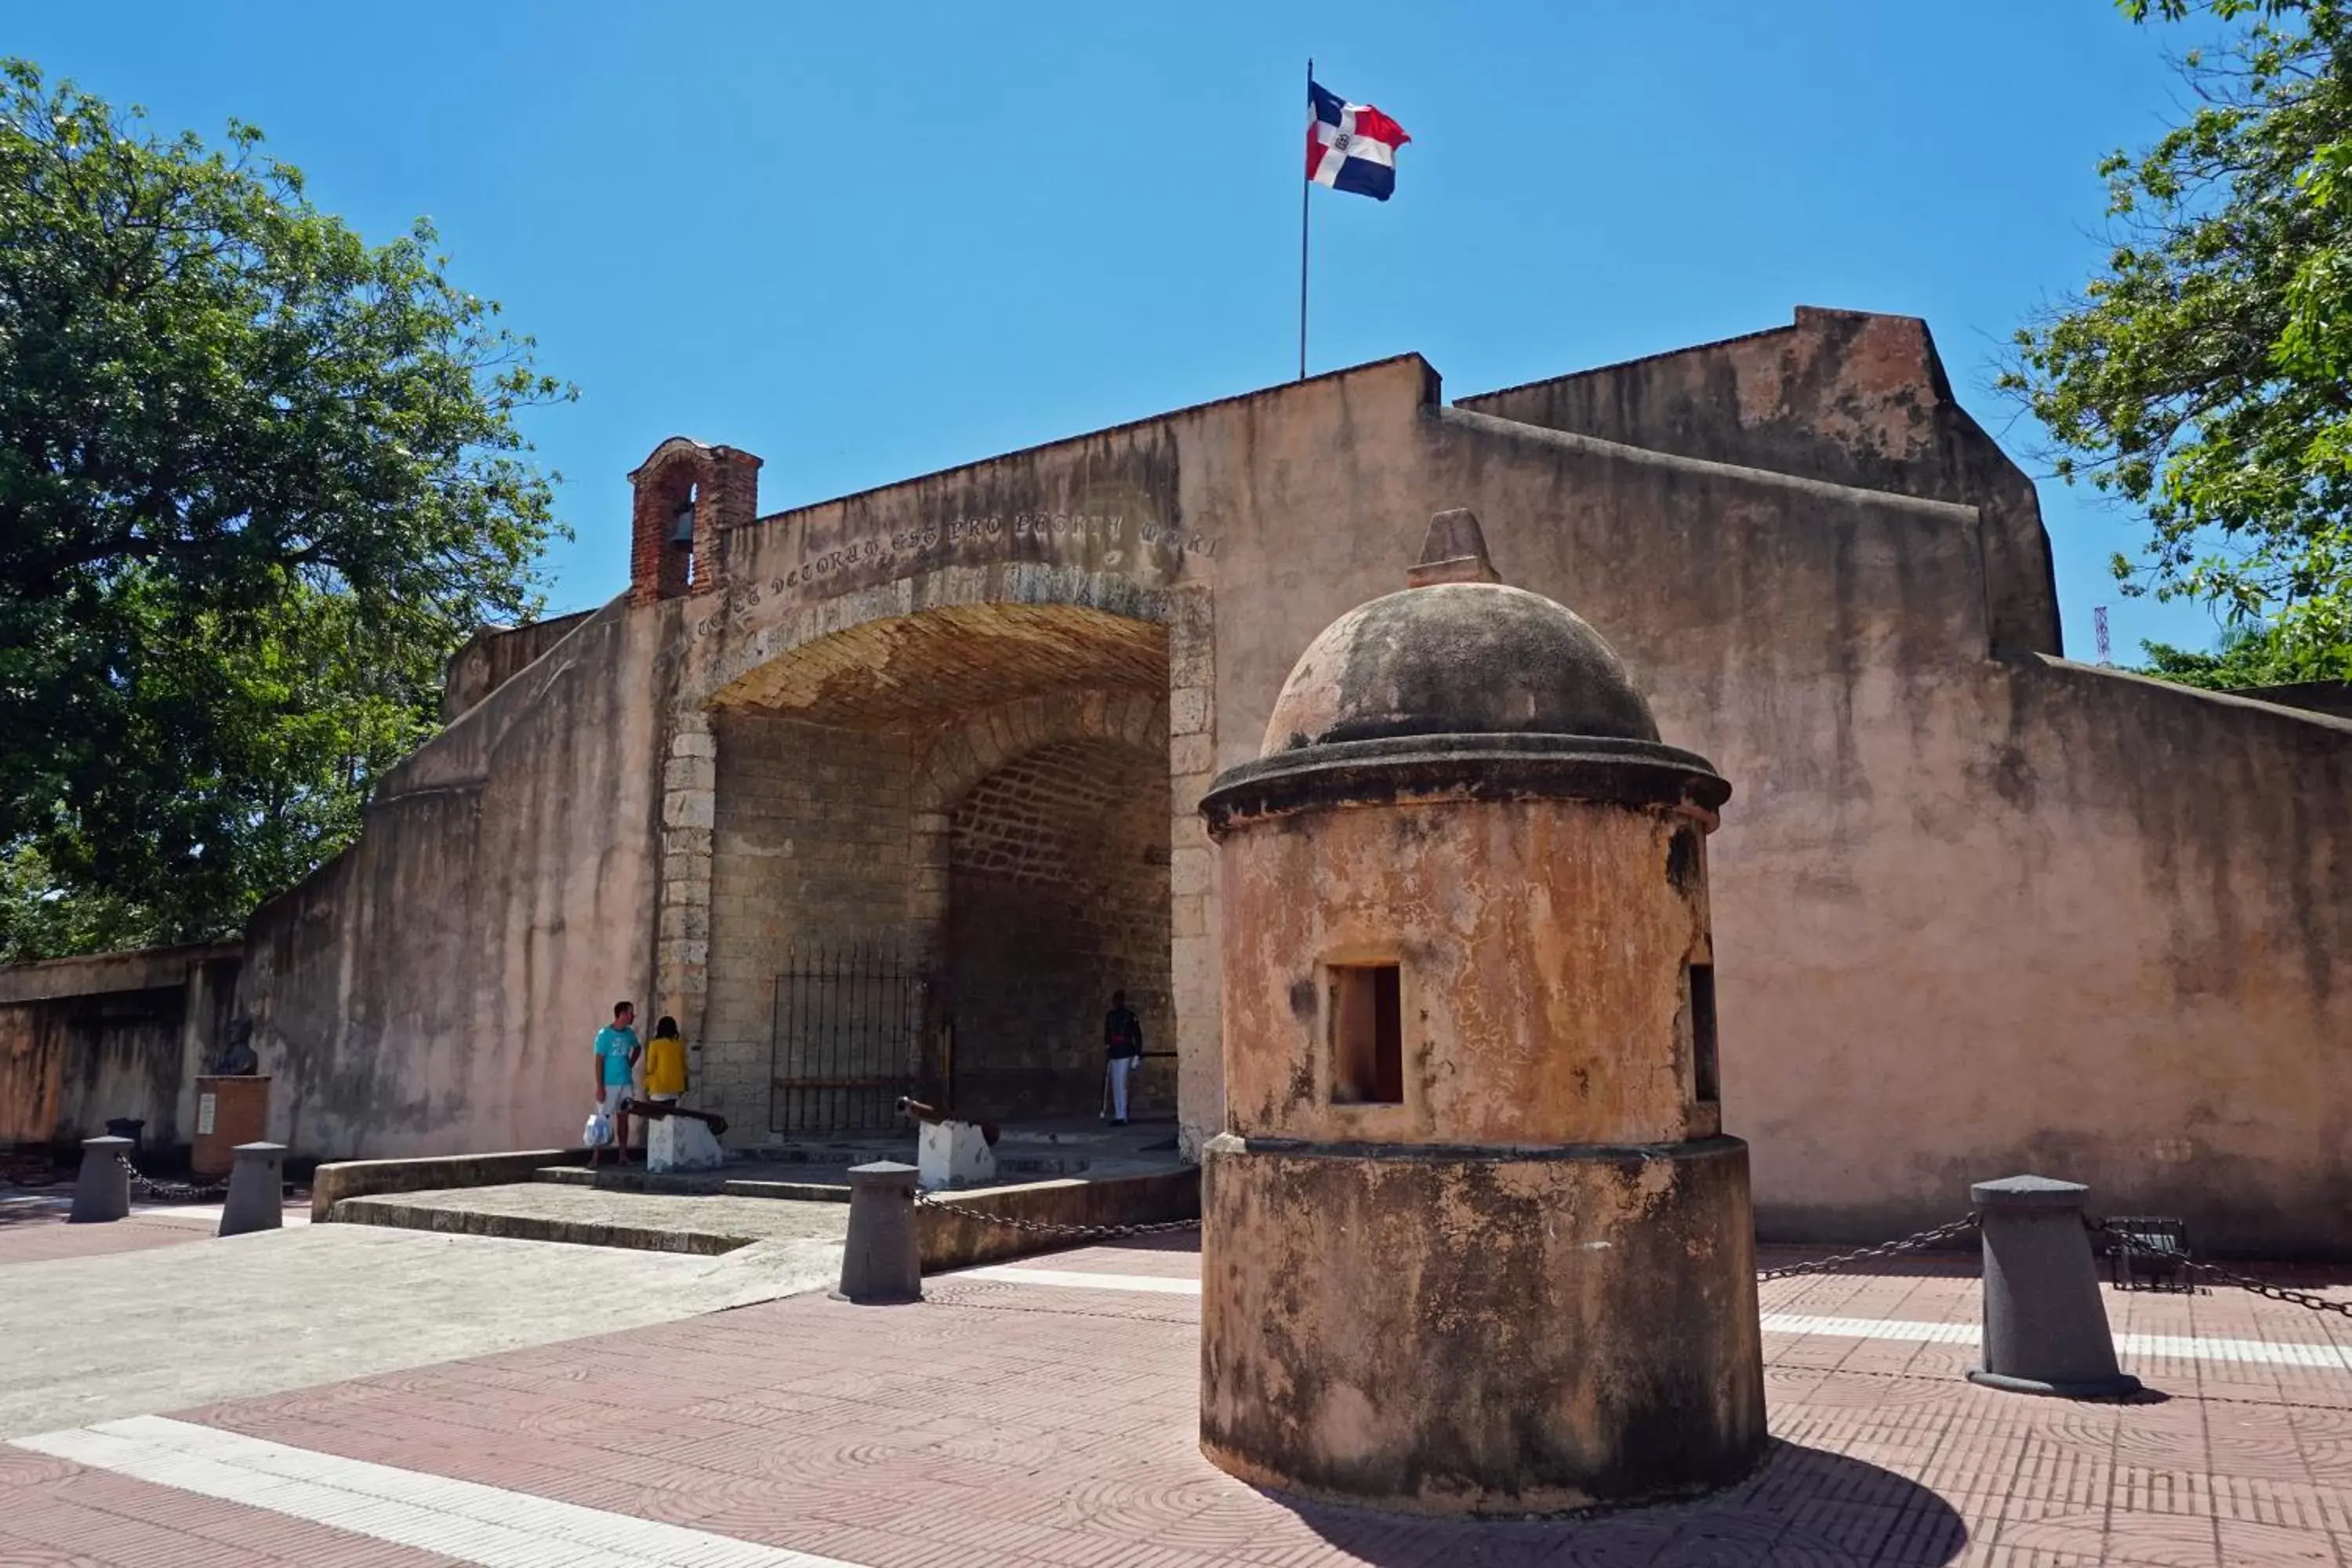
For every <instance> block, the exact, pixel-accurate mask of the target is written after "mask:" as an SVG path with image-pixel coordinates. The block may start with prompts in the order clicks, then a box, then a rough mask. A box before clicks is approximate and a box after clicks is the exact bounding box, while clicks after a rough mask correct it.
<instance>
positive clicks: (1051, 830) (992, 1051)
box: [664, 603, 1175, 1140]
mask: <svg viewBox="0 0 2352 1568" xmlns="http://www.w3.org/2000/svg"><path fill="white" fill-rule="evenodd" d="M1168 683H1169V658H1168V628H1167V627H1166V626H1165V625H1163V624H1162V623H1160V622H1158V621H1154V620H1147V619H1142V618H1139V617H1137V616H1132V615H1116V614H1112V613H1110V612H1108V611H1105V610H1101V609H1097V608H1094V607H1091V606H1087V605H1050V604H1049V605H1040V604H1034V603H1022V604H994V603H987V604H961V605H941V606H939V607H936V608H931V609H925V610H919V611H915V612H913V613H911V614H905V615H898V616H884V617H878V618H877V619H875V620H872V621H868V622H865V623H862V624H858V625H855V626H848V627H845V628H844V629H842V630H838V631H835V632H831V633H829V634H824V635H820V636H816V637H811V638H809V639H808V640H806V641H804V642H802V643H800V644H798V645H797V646H794V647H790V648H788V649H786V650H785V651H784V652H782V654H780V655H779V656H778V657H776V658H773V659H772V660H770V661H769V662H767V663H765V664H763V665H761V666H760V667H758V668H754V669H752V670H751V671H749V672H747V673H746V674H744V675H742V676H740V677H739V678H737V679H734V680H732V681H730V683H729V684H728V685H727V686H726V687H725V688H723V689H720V690H719V692H718V693H717V694H716V695H715V696H714V698H713V699H712V700H711V701H710V704H709V719H710V729H709V732H710V736H711V747H712V752H713V758H712V763H711V781H712V782H711V790H710V795H709V801H710V805H709V812H710V822H711V826H710V831H709V904H708V910H709V912H708V916H707V931H708V936H707V948H706V949H705V950H704V951H705V952H707V955H708V960H707V971H706V973H707V980H706V993H705V994H706V997H707V1000H706V1004H705V1007H704V1020H705V1022H704V1026H703V1047H704V1048H703V1053H702V1055H703V1060H704V1064H705V1066H704V1070H703V1073H702V1079H701V1087H702V1088H703V1089H705V1090H707V1091H708V1092H709V1095H710V1098H713V1099H716V1100H719V1101H720V1102H721V1103H720V1104H719V1107H718V1109H720V1110H723V1111H724V1112H725V1113H726V1114H727V1116H728V1117H729V1120H730V1123H733V1124H734V1125H736V1126H740V1128H741V1129H742V1130H743V1131H744V1133H746V1134H749V1135H750V1136H751V1138H752V1139H753V1140H757V1139H758V1138H760V1137H761V1136H763V1135H764V1136H771V1137H779V1136H780V1137H793V1136H798V1135H805V1134H812V1133H825V1132H835V1131H856V1130H860V1129H859V1128H853V1127H851V1126H848V1125H842V1126H834V1125H831V1124H830V1123H827V1122H825V1118H826V1117H827V1116H828V1115H830V1114H831V1113H830V1112H829V1111H827V1110H825V1109H824V1108H826V1107H828V1106H844V1107H847V1108H849V1110H855V1112H856V1119H857V1120H858V1121H860V1122H861V1124H863V1125H870V1124H871V1123H872V1122H873V1121H875V1116H876V1113H875V1112H874V1111H873V1107H874V1106H875V1105H877V1104H878V1105H882V1106H885V1107H886V1108H887V1105H888V1104H889V1102H890V1101H891V1100H892V1099H894V1098H895V1095H896V1094H897V1093H899V1092H914V1093H919V1094H923V1095H926V1096H928V1097H934V1098H940V1099H949V1098H950V1097H951V1100H952V1103H954V1105H955V1107H956V1109H958V1110H961V1111H963V1112H964V1113H966V1114H969V1115H973V1116H983V1117H987V1118H990V1119H992V1120H1013V1119H1016V1118H1029V1117H1039V1116H1051V1115H1067V1114H1078V1113H1087V1114H1091V1112H1092V1111H1093V1110H1095V1108H1096V1106H1097V1104H1098V1103H1099V1095H1100V1090H1101V1084H1102V1066H1101V1058H1102V1047H1101V1026H1102V1016H1103V1013H1104V1011H1105V1009H1106V1008H1107V1007H1108V1005H1109V1000H1110V993H1111V992H1112V991H1113V990H1117V989H1124V990H1126V991H1127V992H1128V993H1129V1003H1130V1005H1133V1006H1135V1007H1136V1008H1137V1010H1138V1012H1139V1014H1140V1015H1141V1016H1142V1018H1143V1021H1144V1027H1145V1030H1146V1037H1147V1041H1148V1043H1149V1044H1150V1047H1151V1048H1152V1049H1153V1050H1155V1051H1164V1050H1170V1049H1172V1047H1173V1045H1174V1038H1175V1026H1174V1018H1175V1005H1174V998H1173V996H1172V989H1173V988H1172V986H1171V978H1170V975H1171V956H1170V949H1171V929H1172V921H1171V859H1172V858H1173V855H1172V849H1171V837H1172V834H1173V831H1174V830H1173V829H1172V828H1171V766H1170V740H1169V700H1168ZM664 918H665V929H666V930H667V928H668V927H669V926H670V925H674V924H675V925H687V926H689V927H690V922H685V921H678V920H677V919H675V918H674V917H673V916H672V915H671V914H670V913H669V911H668V910H667V908H666V910H665V917H664ZM840 952H855V953H858V954H863V955H866V956H865V957H864V959H863V960H861V962H863V963H865V965H866V968H868V969H875V970H877V971H878V972H882V973H884V976H885V979H887V980H891V981H892V984H870V983H869V984H865V986H864V989H863V990H859V989H857V988H855V987H850V988H844V987H842V986H839V985H835V984H831V983H826V984H828V985H830V987H831V988H830V989H824V995H823V996H822V997H821V998H818V1004H819V1005H817V1006H816V1007H815V1009H814V1013H812V1011H811V1010H810V1007H809V1005H808V1003H809V1000H810V998H811V997H812V996H814V995H815V993H814V992H812V991H811V990H810V986H811V984H816V983H814V982H811V981H809V980H808V979H807V975H808V973H809V971H810V960H811V956H812V955H814V956H815V958H816V960H817V963H819V964H820V965H823V964H827V963H835V959H834V956H833V955H835V954H837V953H840ZM877 953H880V954H886V955H889V956H888V958H887V960H885V961H881V962H879V963H877V961H876V960H875V959H874V958H873V956H872V955H874V954H877ZM820 988H821V989H823V988H824V987H820ZM842 997H849V998H851V999H852V1001H854V1002H855V1005H849V1004H848V1003H845V1002H843V1001H842V1000H841V998H842ZM876 1008H879V1009H882V1010H883V1012H884V1013H886V1014H887V1015H888V1016H877V1017H878V1021H877V1018H869V1017H867V1016H866V1012H868V1011H872V1010H873V1009H876ZM860 1009H864V1010H865V1011H861V1010H860ZM902 1016H903V1017H905V1018H907V1019H908V1025H907V1026H905V1027H903V1028H902V1027H900V1026H898V1022H897V1020H898V1018H900V1017H902ZM812 1017H814V1024H812V1022H811V1018H812ZM813 1029H814V1031H815V1032H814V1033H812V1030H813ZM836 1034H837V1035H840V1036H841V1037H843V1039H845V1040H850V1041H851V1042H852V1043H851V1044H850V1045H848V1046H842V1045H839V1043H838V1042H836V1041H835V1039H834V1036H835V1035H836ZM788 1037H789V1038H788ZM875 1041H880V1042H883V1043H882V1044H880V1045H875V1044H871V1042H875ZM859 1042H864V1043H859ZM845 1051H846V1053H847V1054H846V1055H845V1054H844V1052H845ZM853 1058H854V1059H853ZM867 1058H873V1059H871V1060H869V1059H867ZM885 1058H887V1059H885ZM1150 1067H1151V1068H1159V1069H1160V1070H1159V1071H1157V1072H1150V1071H1148V1072H1147V1075H1146V1077H1147V1081H1146V1082H1145V1083H1143V1084H1141V1085H1139V1086H1138V1087H1139V1090H1140V1091H1141V1099H1140V1100H1139V1110H1141V1111H1146V1112H1155V1111H1156V1112H1166V1111H1171V1110H1173V1109H1174V1099H1175V1095H1174V1076H1175V1075H1174V1074H1173V1072H1172V1071H1171V1070H1168V1068H1169V1063H1168V1058H1157V1059H1155V1060H1154V1061H1153V1062H1151V1063H1150ZM811 1074H814V1075H816V1076H817V1077H823V1078H824V1079H826V1085H828V1086H829V1085H831V1084H832V1083H833V1082H834V1080H835V1079H840V1080H843V1081H847V1080H849V1079H857V1080H858V1081H859V1082H860V1083H861V1084H864V1085H866V1087H865V1088H864V1089H861V1090H860V1092H858V1093H855V1094H835V1093H833V1092H832V1090H831V1089H830V1088H824V1092H814V1093H812V1092H809V1090H810V1089H812V1088H813V1087H823V1086H815V1085H814V1079H812V1078H811ZM868 1079H871V1080H873V1081H874V1083H880V1082H882V1081H884V1080H888V1081H889V1082H890V1083H893V1084H896V1085H897V1086H898V1087H897V1088H893V1089H877V1088H874V1087H873V1085H872V1084H869V1083H866V1080H868ZM804 1080H805V1081H804ZM811 1108H814V1110H812V1109H811ZM849 1110H845V1111H844V1112H843V1113H844V1114H849ZM812 1116H814V1117H815V1118H816V1121H811V1120H810V1118H811V1117H812ZM835 1120H837V1118H836V1119H835ZM819 1123H824V1124H822V1125H821V1124H819ZM733 1136H734V1134H733V1133H732V1132H731V1131H730V1137H733Z"/></svg>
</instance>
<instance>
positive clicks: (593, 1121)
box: [580, 1105, 613, 1149]
mask: <svg viewBox="0 0 2352 1568" xmlns="http://www.w3.org/2000/svg"><path fill="white" fill-rule="evenodd" d="M612 1141H613V1123H612V1121H611V1119H610V1118H608V1117H607V1116H606V1115H605V1114H604V1107H603V1106H601V1105H600V1106H598V1107H597V1108H596V1109H595V1110H592V1111H590V1112H589V1113H588V1125H587V1126H585V1127H583V1128H582V1129H581V1130H580V1142H581V1143H582V1144H583V1145H584V1146H585V1147H587V1148H590V1149H602V1148H603V1147H604V1145H605V1144H607V1143H610V1142H612Z"/></svg>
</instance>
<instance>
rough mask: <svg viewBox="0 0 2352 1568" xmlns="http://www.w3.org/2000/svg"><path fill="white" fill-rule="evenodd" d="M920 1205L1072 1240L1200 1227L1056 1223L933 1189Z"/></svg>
mask: <svg viewBox="0 0 2352 1568" xmlns="http://www.w3.org/2000/svg"><path fill="white" fill-rule="evenodd" d="M915 1205H916V1206H917V1207H918V1208H933V1209H945V1210H947V1211H948V1212H949V1213H950V1214H960V1215H966V1216H967V1217H969V1218H971V1219H976V1220H980V1221H982V1222H983V1223H985V1224H988V1225H1001V1226H1005V1227H1007V1228H1008V1229H1012V1230H1025V1231H1028V1232H1030V1233H1031V1234H1033V1235H1036V1236H1064V1237H1070V1238H1071V1239H1072V1240H1083V1241H1114V1240H1117V1239H1118V1238H1119V1237H1127V1236H1161V1235H1165V1234H1167V1233H1169V1232H1171V1231H1179V1230H1198V1229H1200V1228H1201V1222H1200V1221H1199V1220H1197V1219H1165V1220H1159V1221H1156V1222H1154V1223H1151V1224H1149V1225H1056V1224H1055V1223H1054V1222H1053V1221H1051V1220H1043V1219H1024V1218H1023V1217H1022V1216H1021V1215H1009V1214H994V1213H992V1212H990V1211H989V1210H987V1209H983V1208H974V1207H973V1206H972V1205H970V1204H957V1203H949V1202H946V1201H945V1200H943V1199H941V1198H940V1196H939V1195H938V1194H933V1193H925V1192H919V1193H917V1194H915Z"/></svg>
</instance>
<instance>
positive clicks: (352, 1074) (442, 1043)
mask: <svg viewBox="0 0 2352 1568" xmlns="http://www.w3.org/2000/svg"><path fill="white" fill-rule="evenodd" d="M677 608H678V607H677V606H676V605H654V606H647V607H646V608H644V609H641V610H636V611H631V610H629V609H627V608H626V607H625V606H622V605H614V606H608V607H607V608H606V609H605V610H604V611H602V612H599V613H598V614H597V615H596V616H594V617H593V618H592V619H591V620H590V621H588V622H587V623H585V624H583V626H580V627H579V628H578V629H577V630H576V631H574V633H573V634H572V636H571V637H568V638H566V639H565V640H564V641H563V642H562V644H561V645H560V646H559V647H557V648H555V649H554V650H551V657H548V658H542V659H541V660H540V661H538V662H537V663H535V664H534V665H533V666H532V667H531V668H530V669H529V670H527V671H526V672H524V674H523V675H522V676H521V677H520V678H518V679H514V680H510V681H509V682H507V683H506V684H505V685H504V686H501V687H499V689H497V690H496V691H494V692H493V693H491V695H490V696H489V697H488V699H486V700H484V701H483V702H481V703H480V704H479V705H478V706H477V707H475V708H473V709H472V710H468V711H467V713H466V714H465V715H464V716H463V717H461V718H460V719H459V720H458V721H457V722H456V723H455V724H453V725H451V726H450V727H449V729H448V730H447V731H445V732H444V733H443V734H442V735H441V736H440V737H439V738H438V739H436V741H435V742H433V743H431V744H430V745H428V746H426V747H425V748H424V749H423V750H422V751H420V752H417V754H416V755H415V757H413V758H411V759H410V760H409V762H408V763H405V764H404V765H403V766H402V767H401V768H400V769H399V770H398V771H397V772H395V773H394V774H393V775H392V776H391V777H390V778H388V779H387V780H386V781H385V783H384V784H383V787H382V788H381V789H380V790H379V791H378V794H377V798H376V800H375V802H374V803H373V805H371V806H370V807H369V810H368V817H367V824H366V829H365V831H364V832H363V833H362V836H361V837H360V840H359V842H358V843H357V844H355V845H354V846H352V848H351V849H349V850H348V851H346V852H345V853H344V854H343V855H342V856H341V857H340V858H337V859H336V860H334V861H332V862H331V863H330V864H328V865H327V866H325V867H323V868H320V870H319V872H318V873H317V874H315V875H314V876H312V877H311V878H310V879H309V880H307V881H305V882H304V883H302V884H301V885H300V886H299V887H297V888H295V889H293V890H291V891H290V892H289V893H287V894H285V895H284V896H282V897H280V898H278V899H277V900H273V901H272V902H270V903H269V904H268V905H266V906H264V908H263V909H262V910H260V912H259V913H258V914H257V916H256V917H255V919H254V921H253V924H252V927H251V929H250V931H249V932H248V934H247V963H246V985H247V995H248V997H249V999H250V1009H251V1013H252V1016H253V1018H254V1021H255V1031H254V1045H255V1048H256V1050H257V1052H258V1053H259V1054H260V1057H261V1063H262V1070H263V1071H265V1072H269V1073H272V1074H274V1075H275V1077H276V1080H277V1081H276V1083H275V1084H274V1085H273V1098H272V1105H271V1110H270V1127H271V1136H272V1137H273V1138H277V1139H279V1140H281V1141H283V1142H287V1143H289V1144H291V1145H293V1146H294V1147H296V1148H297V1149H299V1150H301V1151H302V1152H307V1153H312V1154H318V1155H321V1156H326V1157H350V1156H353V1155H359V1154H381V1155H399V1154H439V1153H450V1152H479V1151H485V1150H494V1149H502V1148H503V1149H512V1148H544V1147H550V1146H553V1147H559V1148H560V1147H563V1146H566V1145H569V1144H572V1143H574V1142H578V1139H579V1135H580V1124H581V1121H582V1120H583V1118H584V1117H585V1116H586V1114H587V1109H588V1099H589V1093H590V1089H591V1084H590V1079H589V1068H588V1062H589V1042H590V1040H591V1039H592V1037H593V1035H594V1033H595V1031H596V1028H597V1027H598V1026H599V1025H601V1024H602V1023H604V1021H605V1020H606V1018H607V1017H609V1012H608V1009H609V1007H610V1005H611V1004H612V1003H613V1002H614V1001H615V1000H617V999H619V998H620V997H623V996H634V997H643V996H644V995H645V994H646V989H647V986H648V984H649V982H650V979H651V975H650V973H649V970H650V963H649V960H650V956H651V944H652V938H653V921H654V912H655V904H654V882H653V879H654V833H655V816H654V813H655V808H656V780H657V778H658V777H659V767H660V763H659V757H658V753H657V751H656V747H657V744H658V739H659V733H660V731H659V728H658V726H659V719H660V715H661V712H662V709H663V702H662V700H661V694H660V684H659V683H660V679H661V673H660V671H659V669H658V668H657V664H658V654H659V652H660V645H661V640H662V637H663V636H664V633H665V630H666V628H667V627H668V626H671V625H672V624H673V623H674V621H675V619H676V616H677Z"/></svg>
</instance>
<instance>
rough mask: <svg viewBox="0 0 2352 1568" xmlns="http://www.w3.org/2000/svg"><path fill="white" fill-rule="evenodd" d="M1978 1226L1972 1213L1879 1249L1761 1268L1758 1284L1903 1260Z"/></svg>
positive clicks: (1878, 1247) (1757, 1276)
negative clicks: (1778, 1266)
mask: <svg viewBox="0 0 2352 1568" xmlns="http://www.w3.org/2000/svg"><path fill="white" fill-rule="evenodd" d="M1977 1223H1978V1220H1977V1215H1976V1214H1975V1213H1974V1212H1973V1211H1971V1212H1969V1213H1968V1214H1966V1215H1961V1216H1960V1217H1959V1218H1958V1219H1956V1220H1953V1221H1952V1222H1951V1223H1950V1224H1948V1225H1939V1226H1937V1227H1936V1228H1935V1229H1933V1230H1923V1231H1920V1232H1919V1233H1918V1234H1917V1235H1916V1236H1906V1237H1904V1238H1903V1239H1902V1240H1900V1241H1888V1242H1882V1243H1880V1244H1879V1245H1878V1246H1876V1247H1863V1248H1861V1249H1860V1250H1859V1251H1855V1252H1841V1253H1839V1254H1837V1255H1836V1256H1835V1257H1833V1258H1814V1259H1812V1260H1811V1262H1807V1263H1784V1264H1782V1265H1781V1266H1780V1268H1759V1269H1758V1270H1757V1271H1756V1282H1757V1283H1758V1284H1759V1285H1760V1284H1762V1283H1764V1282H1765V1281H1766V1280H1768V1279H1789V1278H1790V1277H1791V1276H1794V1275H1798V1274H1822V1273H1826V1272H1828V1271H1829V1270H1830V1269H1832V1268H1849V1267H1851V1266H1852V1265H1853V1264H1856V1263H1869V1262H1872V1261H1874V1260H1876V1259H1878V1258H1899V1257H1901V1256H1902V1255H1903V1254H1904V1253H1906V1252H1917V1251H1919V1250H1920V1249H1921V1248H1922V1247H1933V1246H1935V1245H1936V1243H1937V1242H1939V1241H1948V1240H1950V1239H1951V1238H1952V1237H1956V1236H1964V1235H1966V1234H1967V1233H1968V1232H1969V1231H1972V1230H1974V1229H1976V1227H1977Z"/></svg>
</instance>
